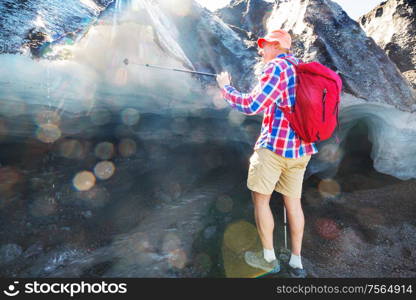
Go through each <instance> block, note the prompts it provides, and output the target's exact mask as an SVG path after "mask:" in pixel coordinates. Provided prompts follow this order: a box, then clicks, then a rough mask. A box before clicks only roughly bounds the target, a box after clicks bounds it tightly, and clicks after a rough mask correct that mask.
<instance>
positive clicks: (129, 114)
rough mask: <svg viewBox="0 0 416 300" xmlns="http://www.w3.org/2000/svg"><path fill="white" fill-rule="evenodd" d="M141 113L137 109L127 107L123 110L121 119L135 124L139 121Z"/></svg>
mask: <svg viewBox="0 0 416 300" xmlns="http://www.w3.org/2000/svg"><path fill="white" fill-rule="evenodd" d="M139 119H140V113H139V111H138V110H137V109H134V108H126V109H124V110H123V111H122V112H121V120H122V121H123V123H124V124H126V125H128V126H133V125H135V124H137V122H139Z"/></svg>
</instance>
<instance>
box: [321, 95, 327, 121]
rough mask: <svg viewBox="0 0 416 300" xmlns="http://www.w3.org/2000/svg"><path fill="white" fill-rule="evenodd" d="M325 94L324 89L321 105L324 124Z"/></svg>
mask: <svg viewBox="0 0 416 300" xmlns="http://www.w3.org/2000/svg"><path fill="white" fill-rule="evenodd" d="M326 93H327V90H326V88H325V89H324V94H323V96H322V105H323V110H322V122H325V101H326Z"/></svg>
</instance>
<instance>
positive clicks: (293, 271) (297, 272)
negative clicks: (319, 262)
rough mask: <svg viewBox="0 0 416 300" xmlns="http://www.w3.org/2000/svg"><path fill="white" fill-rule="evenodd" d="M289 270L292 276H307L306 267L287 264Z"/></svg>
mask: <svg viewBox="0 0 416 300" xmlns="http://www.w3.org/2000/svg"><path fill="white" fill-rule="evenodd" d="M287 270H288V273H289V275H290V277H292V278H306V271H305V269H301V268H293V267H291V266H290V265H289V264H288V265H287Z"/></svg>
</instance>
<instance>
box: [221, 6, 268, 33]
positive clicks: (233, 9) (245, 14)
mask: <svg viewBox="0 0 416 300" xmlns="http://www.w3.org/2000/svg"><path fill="white" fill-rule="evenodd" d="M272 10H273V3H270V2H266V1H263V0H248V1H241V0H232V1H231V2H230V3H229V4H228V5H227V6H225V7H224V8H221V9H219V10H217V11H216V12H215V14H216V15H217V16H218V17H220V18H221V19H222V20H223V21H224V22H225V23H227V24H228V25H232V26H235V28H239V29H244V30H245V31H246V32H248V33H249V36H250V39H252V40H257V39H258V38H259V37H262V36H264V34H265V31H266V26H265V25H266V22H267V19H268V18H269V17H270V14H271V12H272ZM233 29H234V28H233Z"/></svg>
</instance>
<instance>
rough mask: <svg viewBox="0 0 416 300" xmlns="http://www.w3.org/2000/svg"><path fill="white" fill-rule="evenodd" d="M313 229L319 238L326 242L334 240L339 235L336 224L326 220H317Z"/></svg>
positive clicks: (339, 230)
mask: <svg viewBox="0 0 416 300" xmlns="http://www.w3.org/2000/svg"><path fill="white" fill-rule="evenodd" d="M315 229H316V231H317V232H318V234H319V236H320V237H322V238H324V239H326V240H334V239H336V238H337V237H338V236H339V235H340V233H341V229H340V228H339V226H338V224H337V223H336V222H335V221H334V220H332V219H328V218H320V219H317V220H316V221H315Z"/></svg>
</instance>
